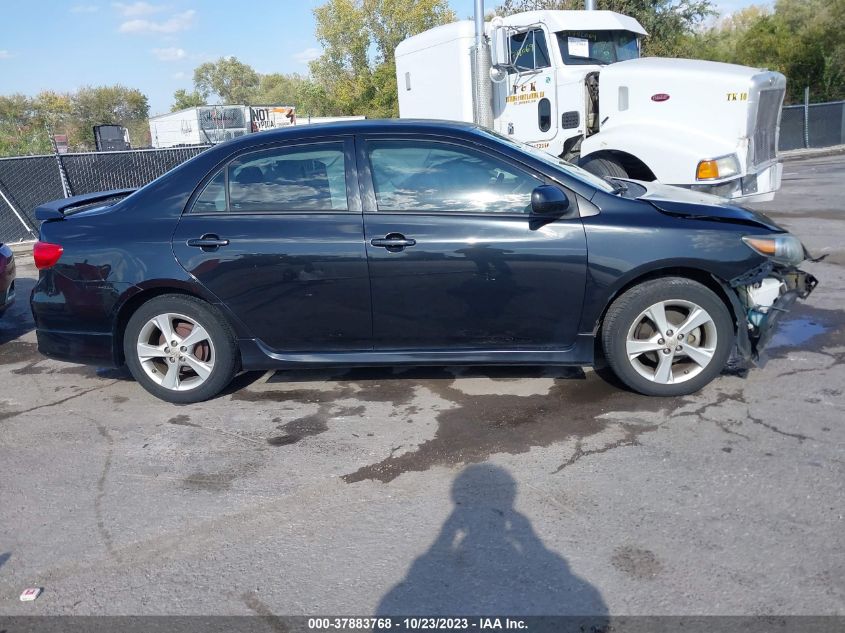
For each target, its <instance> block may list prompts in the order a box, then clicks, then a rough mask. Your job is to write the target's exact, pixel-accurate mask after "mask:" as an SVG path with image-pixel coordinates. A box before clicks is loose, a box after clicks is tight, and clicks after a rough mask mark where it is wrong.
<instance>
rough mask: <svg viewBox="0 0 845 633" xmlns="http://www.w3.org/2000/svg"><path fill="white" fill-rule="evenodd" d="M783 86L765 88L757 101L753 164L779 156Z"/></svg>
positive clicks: (753, 137) (752, 154) (752, 152)
mask: <svg viewBox="0 0 845 633" xmlns="http://www.w3.org/2000/svg"><path fill="white" fill-rule="evenodd" d="M783 93H784V90H783V89H782V88H779V89H772V90H763V91H762V92H760V96H759V98H758V101H757V120H756V121H755V122H754V130H753V136H752V139H753V145H752V148H751V164H752V165H759V164H761V163H766V162H769V161H771V160H774V159H775V158H777V148H778V132H779V128H780V107H781V104H782V103H783Z"/></svg>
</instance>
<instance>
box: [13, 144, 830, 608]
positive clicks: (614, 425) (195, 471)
mask: <svg viewBox="0 0 845 633" xmlns="http://www.w3.org/2000/svg"><path fill="white" fill-rule="evenodd" d="M784 169H785V176H784V185H783V190H782V192H781V193H780V194H779V196H778V198H777V200H776V201H774V202H772V203H767V204H765V205H759V208H760V209H762V210H764V211H766V212H767V213H770V214H771V215H772V216H773V217H774V218H775V219H776V220H777V221H778V222H780V223H782V224H784V225H785V226H787V228H789V229H791V230H792V231H794V232H795V233H796V234H797V235H799V236H800V237H801V238H802V239H803V240H804V241H805V243H806V245H807V246H808V248H809V249H810V250H811V252H813V253H814V254H815V255H820V254H827V255H828V257H827V259H825V260H824V261H822V262H820V263H816V264H808V265H807V266H806V268H807V270H808V271H810V272H812V273H813V274H815V275H816V276H817V277H818V278H819V280H820V286H819V288H818V289H817V290H816V292H815V293H814V294H813V295H812V296H811V297H810V299H809V301H808V302H807V303H802V304H799V305H798V306H797V307H796V308H795V309H794V311H793V312H792V313H791V314H790V315H789V317H788V318H787V319H785V320H784V322H783V323H782V329H781V332H780V333H779V334H778V335H777V336H776V337H775V339H774V340H773V343H772V347H771V348H770V351H769V352H768V360H767V362H766V364H765V366H764V367H762V368H757V369H753V370H751V371H750V372H748V373H747V374H745V375H743V374H742V373H741V372H735V371H726V372H725V374H724V375H723V376H721V377H720V378H719V379H717V380H716V381H715V382H714V383H712V384H711V385H709V386H708V387H707V388H706V389H704V390H703V391H702V392H700V393H698V394H696V395H694V396H690V397H685V398H677V399H653V398H645V397H641V396H637V395H634V394H631V393H628V392H625V391H622V390H619V389H618V388H616V387H615V386H613V385H611V384H608V383H607V382H605V381H604V380H603V379H602V378H601V377H599V376H598V375H596V373H595V372H593V371H592V370H589V369H584V370H581V369H573V368H560V369H534V368H448V369H447V368H425V369H423V368H420V369H407V370H396V371H393V370H389V369H359V370H352V371H330V370H315V371H288V372H276V373H267V374H260V373H259V374H245V375H242V376H240V377H239V378H238V379H236V382H235V384H234V385H233V386H232V388H230V389H229V390H228V391H227V393H226V394H225V395H223V396H221V397H219V398H218V399H216V400H214V401H212V402H207V403H203V404H199V405H190V406H181V407H177V406H174V405H169V404H166V403H164V402H160V401H157V400H155V399H153V398H152V397H151V396H149V395H148V394H146V393H145V392H143V391H142V390H141V389H140V388H139V387H138V386H137V385H135V384H134V383H133V382H132V381H131V380H130V379H129V378H128V377H127V375H126V374H125V373H124V372H121V371H116V370H102V369H101V370H98V369H96V368H89V367H83V366H77V365H70V364H63V363H58V362H54V361H50V360H46V359H44V358H42V357H41V356H39V354H38V352H37V350H36V347H35V343H34V342H35V336H34V332H33V331H32V327H33V326H32V322H31V319H30V317H29V314H28V306H27V305H26V297H27V295H28V292H29V290H30V289H31V287H32V284H33V280H34V277H35V271H34V269H33V267H32V265H31V263H30V262H31V260H30V259H29V256H28V255H24V254H19V255H18V264H19V269H18V270H19V276H20V281H19V303H18V304H17V305H16V306H15V307H14V308H13V309H12V310H11V311H10V312H9V313H8V314H7V315H6V316H5V317H4V318H3V319H2V320H0V374H2V390H0V463H2V464H3V469H2V472H3V474H2V483H1V484H0V509H2V511H0V614H3V615H15V614H51V615H53V614H86V615H88V614H110V615H124V614H230V615H239V614H244V615H246V614H260V615H269V614H276V615H301V614H305V615H325V614H361V615H366V614H375V613H385V614H387V613H398V612H402V613H405V614H408V613H428V614H431V613H433V612H436V611H438V610H450V609H451V610H454V609H460V610H461V611H462V612H463V613H465V614H471V613H481V612H488V613H489V612H490V611H495V612H497V613H502V612H509V613H510V614H512V615H516V614H543V615H549V614H570V613H579V614H583V613H591V614H600V613H612V614H614V615H636V614H650V615H651V614H672V615H686V614H732V615H757V614H805V615H807V614H843V613H845V547H844V546H845V537H843V535H845V522H844V521H843V507H845V504H843V501H845V499H843V497H844V496H845V495H843V488H845V450H843V449H845V427H844V426H843V423H842V420H843V419H845V416H844V415H843V411H845V368H843V359H845V311H843V310H845V271H843V266H844V265H845V246H843V244H845V209H843V204H842V199H843V194H845V186H843V184H842V182H843V175H845V157H842V156H834V157H822V158H812V159H806V160H801V161H795V162H789V163H786V164H785V166H784ZM35 585H37V586H42V587H44V588H45V591H44V593H43V594H42V596H41V597H40V598H39V599H38V600H37V601H35V602H31V603H21V602H19V601H18V595H19V594H20V592H21V590H22V589H23V588H25V587H28V586H35ZM435 605H440V609H438V608H437V607H436V606H435Z"/></svg>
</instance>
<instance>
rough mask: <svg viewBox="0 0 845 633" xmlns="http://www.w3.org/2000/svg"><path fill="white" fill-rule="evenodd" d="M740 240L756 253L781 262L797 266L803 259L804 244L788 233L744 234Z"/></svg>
mask: <svg viewBox="0 0 845 633" xmlns="http://www.w3.org/2000/svg"><path fill="white" fill-rule="evenodd" d="M742 241H743V242H745V243H746V245H748V247H749V248H750V249H751V250H753V251H755V252H756V253H759V254H760V255H765V256H766V257H769V258H771V259H773V260H775V261H776V262H779V263H781V264H788V265H790V266H797V265H798V264H800V263H801V262H803V261H804V245H803V244H802V243H801V240H799V239H798V238H797V237H795V236H794V235H790V234H789V233H778V234H776V235H746V236H745V237H743V238H742Z"/></svg>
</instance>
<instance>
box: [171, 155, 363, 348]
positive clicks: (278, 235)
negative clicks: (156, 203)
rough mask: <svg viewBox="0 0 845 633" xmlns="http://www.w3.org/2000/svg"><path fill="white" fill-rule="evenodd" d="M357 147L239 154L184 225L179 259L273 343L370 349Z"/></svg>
mask: <svg viewBox="0 0 845 633" xmlns="http://www.w3.org/2000/svg"><path fill="white" fill-rule="evenodd" d="M353 156H354V154H353V143H352V140H351V139H331V140H325V141H320V142H313V143H309V144H303V145H285V146H284V147H275V148H271V149H264V150H261V151H257V152H251V153H248V154H244V155H241V156H238V157H236V158H235V159H234V160H233V161H231V162H230V163H229V164H228V165H226V166H225V167H223V168H222V169H221V170H220V171H219V172H218V173H217V174H216V175H214V176H213V177H212V178H211V179H210V180H209V181H208V182H207V184H206V185H205V188H204V189H203V191H202V192H201V193H200V194H199V195H198V196H197V197H196V199H195V200H194V201H193V202H192V206H191V207H190V208H189V209H188V211H187V212H186V213H185V214H184V215H183V216H182V219H181V220H180V222H179V225H178V226H177V229H176V232H175V234H174V236H173V251H174V253H175V255H176V258H177V259H178V260H179V262H180V264H181V265H182V266H183V267H184V268H185V269H186V270H187V271H188V272H190V273H191V274H193V275H194V276H195V277H196V278H197V279H198V280H199V281H200V283H202V284H204V285H205V287H206V288H208V290H210V291H211V292H212V293H213V294H214V295H216V296H217V297H218V298H219V299H220V300H221V301H223V302H224V303H225V304H227V305H228V307H229V308H230V309H231V310H232V312H233V313H234V314H235V316H237V317H238V318H239V319H240V320H241V321H242V322H243V323H244V324H245V325H246V327H247V328H248V329H249V330H250V331H251V333H252V335H253V336H255V337H256V338H258V339H259V340H260V341H262V342H263V343H264V344H265V345H266V346H268V347H269V348H271V349H272V350H275V351H328V350H367V349H371V346H372V342H371V331H372V330H371V328H372V321H371V311H370V288H369V279H368V274H367V260H366V253H365V250H364V239H363V226H362V218H361V210H360V203H359V202H358V195H357V186H358V185H357V179H356V178H355V175H354V158H353ZM348 169H351V170H352V173H351V174H348V173H347V170H348ZM350 185H351V186H353V188H352V189H351V190H350V189H349V186H350Z"/></svg>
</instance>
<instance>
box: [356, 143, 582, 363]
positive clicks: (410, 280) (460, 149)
mask: <svg viewBox="0 0 845 633" xmlns="http://www.w3.org/2000/svg"><path fill="white" fill-rule="evenodd" d="M358 146H359V148H358V161H359V174H360V175H361V181H362V184H363V197H362V198H363V205H364V225H365V238H366V243H367V247H366V248H367V257H368V259H369V265H370V279H371V289H372V299H373V342H374V346H375V348H376V349H377V350H395V349H406V350H438V349H456V348H466V349H475V350H478V349H519V348H522V349H525V348H529V349H539V348H542V349H564V348H567V347H569V346H570V345H572V344H573V343H574V341H575V336H576V334H577V329H578V322H579V319H580V314H581V304H582V301H583V297H584V285H585V275H586V258H587V248H586V239H585V235H584V229H583V226H582V224H581V220H580V218H579V217H578V214H577V212H576V213H575V214H574V217H572V218H571V219H554V218H538V217H536V216H532V215H531V213H530V199H531V192H532V191H533V189H534V188H535V187H537V186H539V185H541V184H545V182H546V181H545V180H544V178H543V177H542V175H540V174H538V173H535V172H533V171H532V170H530V169H529V168H527V167H525V166H522V165H520V164H517V163H514V162H513V161H511V160H510V159H508V158H506V157H504V156H501V155H498V154H496V153H495V152H494V151H492V150H491V149H490V148H487V147H482V146H473V145H471V144H469V143H466V142H464V141H460V140H450V139H448V138H444V137H423V136H419V135H417V136H414V137H401V136H376V135H372V136H367V137H364V138H362V139H360V141H359V143H358ZM569 195H570V199H571V200H572V201H573V204H577V203H576V202H575V200H576V198H575V194H574V193H572V192H569Z"/></svg>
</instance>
